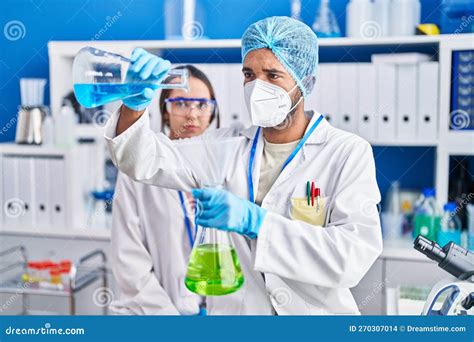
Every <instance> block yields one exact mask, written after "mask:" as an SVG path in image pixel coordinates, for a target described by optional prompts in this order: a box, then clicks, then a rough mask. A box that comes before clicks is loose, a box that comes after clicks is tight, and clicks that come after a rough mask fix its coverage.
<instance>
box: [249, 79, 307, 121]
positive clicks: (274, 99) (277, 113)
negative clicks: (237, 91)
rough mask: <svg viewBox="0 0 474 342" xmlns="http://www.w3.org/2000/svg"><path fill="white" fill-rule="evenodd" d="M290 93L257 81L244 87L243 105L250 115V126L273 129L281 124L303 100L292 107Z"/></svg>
mask: <svg viewBox="0 0 474 342" xmlns="http://www.w3.org/2000/svg"><path fill="white" fill-rule="evenodd" d="M296 87H297V85H295V86H294V87H293V88H292V89H290V91H288V92H287V91H286V90H285V89H283V88H281V87H279V86H277V85H274V84H271V83H268V82H265V81H261V80H259V79H256V80H254V81H251V82H248V83H246V84H245V85H244V93H245V103H246V105H247V109H248V111H249V113H250V116H251V119H252V124H253V125H255V126H260V127H275V126H278V125H279V124H281V123H282V122H283V121H284V120H285V119H286V116H287V115H288V113H290V112H291V111H292V110H293V109H294V108H295V107H296V106H297V105H298V104H299V103H300V101H301V100H302V99H303V96H301V98H300V99H299V100H298V102H297V103H296V104H295V105H294V106H293V107H292V106H291V98H290V95H289V93H291V92H292V91H293V90H295V89H296Z"/></svg>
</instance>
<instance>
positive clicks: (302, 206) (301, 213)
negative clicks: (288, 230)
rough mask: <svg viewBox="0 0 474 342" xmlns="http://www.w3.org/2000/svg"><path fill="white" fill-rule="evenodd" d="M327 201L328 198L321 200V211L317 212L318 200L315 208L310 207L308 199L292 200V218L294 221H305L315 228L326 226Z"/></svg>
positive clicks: (321, 198)
mask: <svg viewBox="0 0 474 342" xmlns="http://www.w3.org/2000/svg"><path fill="white" fill-rule="evenodd" d="M326 200H327V197H320V198H319V210H317V206H316V200H315V202H314V206H311V205H308V199H307V198H306V197H304V198H292V199H291V218H292V219H293V220H299V221H303V222H306V223H309V224H312V225H315V226H324V225H325V219H326Z"/></svg>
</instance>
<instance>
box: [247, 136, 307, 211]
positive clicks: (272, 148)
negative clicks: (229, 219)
mask: <svg viewBox="0 0 474 342" xmlns="http://www.w3.org/2000/svg"><path fill="white" fill-rule="evenodd" d="M299 142H300V140H296V141H292V142H290V143H286V144H273V143H269V142H268V141H266V140H265V139H264V147H263V156H262V163H261V165H260V180H259V182H258V190H257V197H256V198H255V203H257V204H258V205H260V204H262V201H263V199H264V197H265V196H266V194H267V193H268V191H269V190H270V188H271V187H272V185H273V183H274V182H275V180H276V179H277V178H278V176H279V175H280V172H281V168H282V167H283V164H284V163H285V161H286V160H287V159H288V157H289V156H290V154H291V152H293V150H294V149H295V148H296V146H297V145H298V143H299Z"/></svg>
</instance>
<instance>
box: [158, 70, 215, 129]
mask: <svg viewBox="0 0 474 342" xmlns="http://www.w3.org/2000/svg"><path fill="white" fill-rule="evenodd" d="M173 69H187V70H188V74H189V77H195V78H197V79H198V80H200V81H202V82H203V83H204V84H205V85H206V87H207V89H208V90H209V94H210V95H211V100H214V101H215V100H216V93H215V92H214V88H213V86H212V84H211V81H209V78H207V76H206V74H205V73H203V72H202V71H201V70H199V69H198V68H196V67H195V66H194V65H190V64H187V65H180V66H178V67H176V68H173ZM171 91H172V89H163V90H162V91H161V95H160V102H159V103H160V112H161V130H162V131H163V128H164V126H165V125H167V124H168V123H167V122H166V120H165V115H164V114H165V113H167V114H168V116H169V113H168V112H167V111H166V103H165V100H166V99H167V98H168V97H169V96H170V93H171ZM214 119H216V120H217V122H216V126H217V128H219V126H220V115H219V104H218V103H216V107H215V109H214V113H212V116H211V119H210V121H209V124H210V123H212V122H213V121H214Z"/></svg>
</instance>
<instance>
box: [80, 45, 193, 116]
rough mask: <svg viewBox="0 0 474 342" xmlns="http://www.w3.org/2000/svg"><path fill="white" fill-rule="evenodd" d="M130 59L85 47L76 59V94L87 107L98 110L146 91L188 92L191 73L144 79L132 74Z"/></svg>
mask: <svg viewBox="0 0 474 342" xmlns="http://www.w3.org/2000/svg"><path fill="white" fill-rule="evenodd" d="M130 64H131V60H130V59H128V58H125V57H123V56H120V55H117V54H114V53H111V52H107V51H103V50H99V49H95V48H92V47H85V48H82V49H81V50H80V51H79V52H78V53H77V55H76V57H75V58H74V63H73V70H72V73H73V81H74V94H75V95H76V98H77V101H78V102H79V103H80V104H81V105H82V106H84V107H87V108H92V107H97V106H100V105H103V104H106V103H109V102H113V101H118V100H123V99H125V98H129V97H133V96H136V95H139V94H141V93H142V91H143V90H145V89H146V88H150V89H153V90H158V89H184V90H187V89H188V71H187V70H186V69H172V70H170V71H169V72H168V73H167V75H166V76H165V77H164V78H162V77H161V75H159V76H156V77H155V76H150V77H149V78H147V79H146V80H142V79H141V78H139V76H138V75H135V74H134V73H132V72H129V66H130Z"/></svg>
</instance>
